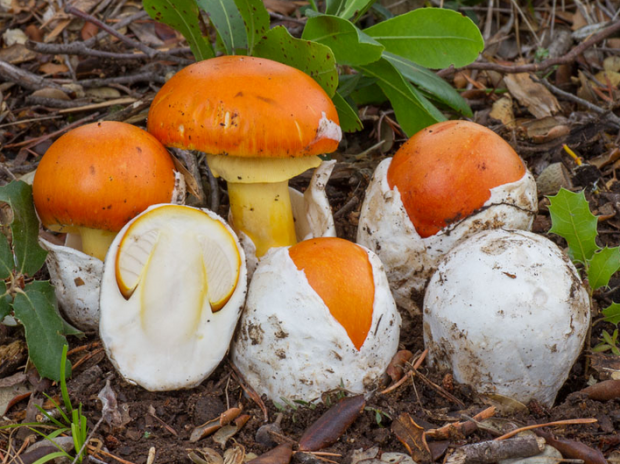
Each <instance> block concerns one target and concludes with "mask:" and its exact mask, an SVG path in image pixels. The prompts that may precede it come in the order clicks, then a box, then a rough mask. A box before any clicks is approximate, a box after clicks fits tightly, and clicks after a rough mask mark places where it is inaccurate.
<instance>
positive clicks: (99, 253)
mask: <svg viewBox="0 0 620 464" xmlns="http://www.w3.org/2000/svg"><path fill="white" fill-rule="evenodd" d="M78 233H79V234H80V237H81V238H82V251H83V252H84V253H86V254H87V255H90V256H94V257H95V258H98V259H100V260H101V261H104V260H105V255H106V253H107V252H108V248H110V245H111V244H112V241H113V240H114V237H116V234H117V232H110V231H109V230H99V229H90V228H88V227H79V228H78Z"/></svg>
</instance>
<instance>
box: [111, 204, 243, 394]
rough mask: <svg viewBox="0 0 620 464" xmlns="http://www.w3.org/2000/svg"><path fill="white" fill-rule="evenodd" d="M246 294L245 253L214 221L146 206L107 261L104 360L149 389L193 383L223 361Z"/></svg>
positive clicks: (205, 214) (198, 213)
mask: <svg viewBox="0 0 620 464" xmlns="http://www.w3.org/2000/svg"><path fill="white" fill-rule="evenodd" d="M246 290H247V271H246V264H245V255H244V253H243V249H242V248H241V246H240V245H239V241H238V240H237V236H236V235H235V233H234V232H233V231H232V229H231V228H230V227H229V226H228V225H227V224H226V223H225V222H224V221H223V220H222V219H221V218H220V217H219V216H217V215H216V214H214V213H212V212H210V211H208V210H202V209H197V208H191V207H189V206H180V205H157V206H153V207H150V208H149V209H147V210H146V211H145V212H144V213H142V214H140V215H139V216H137V217H136V218H135V219H133V220H132V221H130V222H129V223H128V224H127V225H126V226H125V227H124V228H123V229H122V230H121V231H120V232H119V234H118V235H117V237H116V238H115V239H114V242H113V243H112V245H111V247H110V250H109V252H108V255H107V256H106V261H105V266H104V272H103V279H102V283H101V301H100V310H101V317H100V326H99V332H100V336H101V340H102V342H103V345H104V347H105V349H106V352H107V354H108V357H109V358H110V361H111V362H112V364H114V367H115V368H116V369H117V370H118V371H119V373H120V374H121V375H122V376H123V377H124V378H125V379H126V380H127V381H129V382H132V383H135V384H138V385H141V386H142V387H144V388H146V389H147V390H151V391H163V390H175V389H179V388H191V387H194V386H196V385H198V384H199V383H200V382H202V381H203V380H204V379H206V378H207V377H208V376H209V375H210V374H211V373H212V372H213V370H215V368H216V367H217V366H218V364H219V363H220V362H221V360H222V359H223V358H224V356H225V355H226V352H227V351H228V348H229V345H230V341H231V339H232V336H233V332H234V329H235V326H236V324H237V321H238V318H239V315H240V314H241V310H242V308H243V303H244V300H245V295H246Z"/></svg>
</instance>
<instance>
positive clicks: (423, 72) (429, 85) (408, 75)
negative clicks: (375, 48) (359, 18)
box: [383, 52, 473, 117]
mask: <svg viewBox="0 0 620 464" xmlns="http://www.w3.org/2000/svg"><path fill="white" fill-rule="evenodd" d="M383 57H384V58H385V59H386V60H388V61H389V62H390V63H392V64H393V65H394V67H395V68H396V69H398V70H399V71H400V73H401V74H402V75H403V76H404V77H405V79H407V80H409V81H410V82H412V83H413V84H415V85H417V86H418V87H420V88H422V89H423V90H424V91H426V92H428V93H429V94H430V95H431V97H432V98H434V99H436V100H437V101H440V102H441V103H443V104H445V105H447V106H449V107H450V108H452V109H454V110H456V111H457V112H459V113H460V114H462V115H463V116H467V117H472V116H473V113H472V112H471V108H470V107H469V105H468V104H467V102H466V101H465V99H464V98H463V97H461V96H460V95H459V93H458V92H457V91H456V90H454V88H452V86H451V85H450V84H448V83H447V82H446V81H444V80H443V79H442V78H441V77H439V76H438V75H437V74H435V73H434V72H432V71H430V70H428V69H426V68H425V67H423V66H420V65H419V64H415V63H414V62H413V61H410V60H408V59H407V58H403V57H401V56H398V55H394V54H393V53H390V52H383Z"/></svg>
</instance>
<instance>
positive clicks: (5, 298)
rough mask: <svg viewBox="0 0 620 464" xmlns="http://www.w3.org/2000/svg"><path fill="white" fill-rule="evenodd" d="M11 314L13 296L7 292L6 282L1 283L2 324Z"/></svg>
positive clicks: (0, 316)
mask: <svg viewBox="0 0 620 464" xmlns="http://www.w3.org/2000/svg"><path fill="white" fill-rule="evenodd" d="M9 314H11V295H9V294H8V293H7V291H6V282H2V281H0V322H2V319H4V318H5V317H7V316H8V315H9Z"/></svg>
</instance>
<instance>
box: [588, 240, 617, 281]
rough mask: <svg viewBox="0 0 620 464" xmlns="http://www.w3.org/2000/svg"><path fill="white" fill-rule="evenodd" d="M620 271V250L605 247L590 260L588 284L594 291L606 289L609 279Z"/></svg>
mask: <svg viewBox="0 0 620 464" xmlns="http://www.w3.org/2000/svg"><path fill="white" fill-rule="evenodd" d="M619 269H620V248H618V247H615V248H608V247H605V248H603V249H602V250H599V251H597V252H596V253H594V255H592V258H590V263H589V265H588V272H587V274H588V282H589V283H590V287H591V288H592V290H596V289H597V288H601V287H606V286H607V285H609V279H611V276H612V275H614V274H615V273H616V272H617V271H618V270H619Z"/></svg>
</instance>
